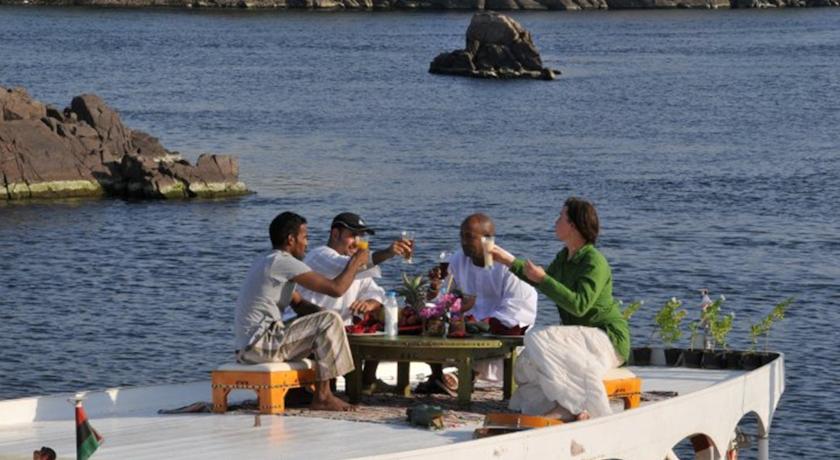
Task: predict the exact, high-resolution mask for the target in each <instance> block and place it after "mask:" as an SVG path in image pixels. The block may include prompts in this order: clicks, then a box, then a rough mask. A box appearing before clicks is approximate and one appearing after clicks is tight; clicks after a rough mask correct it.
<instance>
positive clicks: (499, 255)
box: [490, 244, 516, 267]
mask: <svg viewBox="0 0 840 460" xmlns="http://www.w3.org/2000/svg"><path fill="white" fill-rule="evenodd" d="M490 253H491V254H493V260H495V261H496V262H498V263H500V264H502V265H504V266H507V267H510V265H511V264H512V263H513V261H514V260H515V259H516V257H513V254H511V253H509V252H507V251H505V248H503V247H501V246H499V245H497V244H494V245H493V250H491V251H490Z"/></svg>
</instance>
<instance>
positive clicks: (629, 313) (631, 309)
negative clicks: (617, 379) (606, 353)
mask: <svg viewBox="0 0 840 460" xmlns="http://www.w3.org/2000/svg"><path fill="white" fill-rule="evenodd" d="M644 304H645V301H644V300H637V301H635V302H633V303H631V304H630V305H628V306H627V307H625V308H622V307H623V306H624V302H622V301H621V300H619V301H618V306H619V308H622V310H621V316H623V317H624V320H625V321H628V322H629V321H630V318H631V317H633V315H634V314H636V312H637V311H639V309H640V308H642V306H643V305H644ZM650 352H651V349H650V347H637V348H633V349H632V350H630V363H629V364H634V365H636V366H647V365H648V364H650Z"/></svg>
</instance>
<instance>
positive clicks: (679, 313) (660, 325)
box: [650, 297, 686, 366]
mask: <svg viewBox="0 0 840 460" xmlns="http://www.w3.org/2000/svg"><path fill="white" fill-rule="evenodd" d="M681 308H682V302H681V301H680V300H679V299H677V298H676V297H671V298H670V299H668V301H667V302H665V305H663V306H662V309H661V310H659V312H658V313H656V316H655V317H654V321H655V322H656V326H657V330H656V331H654V334H658V335H659V338H660V339H661V340H662V344H663V345H664V346H665V349H664V350H663V349H662V348H653V349H652V352H651V359H650V362H651V364H653V365H655V366H657V365H658V366H662V365H665V364H668V365H675V364H676V363H677V361H678V360H679V356H680V351H681V350H679V349H674V348H671V345H673V344H674V342H676V341H678V340H679V339H680V337H682V329H681V326H682V321H683V319H684V318H685V315H686V311H685V310H682V309H681ZM651 336H652V335H651Z"/></svg>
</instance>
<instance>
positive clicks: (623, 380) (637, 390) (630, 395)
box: [604, 367, 642, 410]
mask: <svg viewBox="0 0 840 460" xmlns="http://www.w3.org/2000/svg"><path fill="white" fill-rule="evenodd" d="M604 388H606V389H607V397H608V398H609V399H623V400H624V409H625V410H627V409H633V408H635V407H639V404H641V402H642V379H640V378H639V377H636V374H634V373H633V372H631V371H630V370H629V369H627V368H624V367H619V368H616V369H612V370H610V371H609V372H607V375H605V376H604Z"/></svg>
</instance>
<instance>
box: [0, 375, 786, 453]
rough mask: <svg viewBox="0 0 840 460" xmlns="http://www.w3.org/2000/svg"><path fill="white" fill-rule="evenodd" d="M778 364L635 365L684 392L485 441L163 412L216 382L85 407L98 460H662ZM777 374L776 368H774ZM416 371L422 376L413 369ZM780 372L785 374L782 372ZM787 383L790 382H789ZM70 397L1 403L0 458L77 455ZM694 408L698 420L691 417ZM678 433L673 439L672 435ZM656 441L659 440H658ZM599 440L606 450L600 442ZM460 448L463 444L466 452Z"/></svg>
mask: <svg viewBox="0 0 840 460" xmlns="http://www.w3.org/2000/svg"><path fill="white" fill-rule="evenodd" d="M777 361H779V363H778V365H779V366H778V368H779V369H783V368H782V367H781V361H782V360H781V359H779V360H777ZM381 367H382V369H381V371H382V374H384V375H386V376H387V375H388V374H390V375H394V374H395V366H388V365H387V364H386V363H383V365H382V366H381ZM392 367H393V368H394V369H392ZM776 368H777V366H774V365H773V363H771V364H770V365H768V366H765V367H764V368H762V369H758V370H756V371H752V372H744V371H729V370H700V369H686V368H666V367H631V368H630V369H631V370H632V371H633V372H635V373H636V374H637V375H639V376H640V377H642V379H643V382H644V383H643V389H644V391H676V392H678V394H679V396H678V397H676V398H671V399H668V400H665V401H659V402H654V403H647V404H645V403H643V405H642V407H640V408H637V409H633V410H630V411H626V412H621V413H617V414H614V415H612V416H609V417H603V418H599V419H595V420H591V421H587V422H577V423H572V424H567V425H562V426H558V427H553V428H545V429H541V430H531V431H528V432H521V433H515V434H509V435H504V436H498V437H493V438H487V439H483V440H472V439H471V438H472V431H473V430H474V429H475V428H476V426H465V427H461V428H458V429H447V430H443V431H437V432H435V431H428V430H424V429H420V428H413V427H406V426H398V425H388V424H379V423H362V422H349V421H338V420H328V419H319V418H311V417H284V416H266V415H263V416H260V426H254V425H255V423H254V422H255V415H253V414H232V413H231V414H226V415H214V414H181V415H159V414H157V410H158V409H162V408H167V409H171V408H175V407H179V406H182V405H186V404H189V403H193V402H197V401H209V400H210V384H209V382H196V383H189V384H182V385H161V386H151V387H141V388H124V389H115V390H108V391H105V392H96V393H90V394H88V395H87V399H86V401H85V407H86V411H87V413H88V417H89V419H90V421H91V424H92V425H93V427H94V428H95V429H96V430H97V431H99V432H100V433H101V434H102V435H103V436H104V437H105V443H104V444H103V445H102V446H101V447H100V448H99V450H98V451H97V452H96V454H95V457H94V458H96V459H99V460H105V459H147V458H148V459H159V458H201V459H230V458H236V457H241V456H247V457H248V458H282V459H295V458H312V457H315V456H317V460H328V459H339V458H342V459H343V458H361V457H371V456H377V457H381V458H443V457H446V458H450V457H452V456H457V455H459V454H460V455H463V456H467V455H469V456H470V457H471V458H476V459H477V458H491V457H493V458H546V457H545V454H546V453H547V452H552V453H553V455H552V457H554V458H572V457H571V452H570V450H569V447H566V446H568V445H569V442H570V441H569V440H571V442H573V443H576V444H578V445H581V446H586V451H587V453H589V454H590V455H584V456H580V457H577V456H576V457H575V458H593V457H596V456H597V457H598V458H627V459H631V458H655V457H649V456H647V455H649V453H647V454H646V453H645V450H644V449H643V448H641V447H639V446H638V445H637V444H639V443H647V444H648V445H649V446H650V447H651V448H655V449H660V450H659V451H662V452H667V451H668V450H669V449H670V447H671V446H673V445H675V444H676V443H677V442H679V441H680V440H682V439H683V438H685V437H686V436H688V435H690V434H692V433H699V432H703V433H707V434H708V435H709V436H710V437H711V438H712V439H714V440H715V444H718V443H719V442H721V439H722V438H721V436H723V437H726V436H728V435H729V434H731V433H732V428H734V425H733V426H730V424H731V422H730V419H732V417H731V416H728V417H726V420H725V421H724V420H723V419H716V418H714V417H711V419H710V420H707V421H706V422H703V421H701V420H700V419H701V418H706V419H709V414H705V415H704V410H705V409H708V408H704V404H706V405H707V403H704V402H703V401H704V398H712V399H714V400H717V401H718V402H719V403H722V404H727V405H732V404H734V403H736V402H735V401H733V400H732V398H731V396H728V395H727V394H726V391H725V389H726V388H730V389H734V390H736V391H737V393H749V391H748V388H747V387H748V383H749V382H748V381H747V378H748V377H750V376H752V377H750V378H756V376H757V375H758V374H762V373H767V372H772V369H776ZM778 372H779V371H778V370H777V371H776V374H778ZM782 372H783V371H782ZM757 373H758V374H757ZM412 375H415V369H414V368H413V369H412ZM778 377H779V375H775V377H774V376H770V378H769V379H768V378H766V377H765V378H763V379H762V381H764V382H765V387H764V388H763V389H762V390H761V391H762V392H763V393H764V394H765V395H764V398H759V400H757V401H756V403H758V404H761V403H765V404H766V402H767V398H768V394H769V395H770V396H769V398H770V399H769V400H770V401H772V407H775V404H776V403H777V402H778V396H780V395H781V390H782V389H781V388H776V390H778V395H775V396H774V395H773V390H774V389H773V388H771V389H770V390H771V391H770V392H768V389H767V387H766V381H768V380H770V381H775V382H778V381H779V380H778ZM781 377H782V378H783V375H782V376H781ZM781 382H782V383H781V384H782V385H783V380H782V381H781ZM730 392H731V391H730ZM704 394H706V396H705V397H704V396H703V395H704ZM733 394H735V393H733ZM235 396H238V398H237V399H242V398H243V397H253V396H252V393H248V392H238V393H237V394H236V395H235ZM742 396H743V395H742ZM70 397H72V395H56V396H48V397H39V398H25V399H18V400H10V401H0V459H17V458H20V459H29V458H32V451H33V450H35V449H37V448H40V447H41V446H44V445H45V446H50V447H52V448H53V449H55V450H56V451H57V452H58V454H59V458H71V457H73V456H74V455H75V423H74V420H73V414H74V412H73V407H72V405H71V404H70V403H68V402H67V399H68V398H70ZM698 398H699V399H698ZM680 401H682V402H683V403H680ZM675 403H677V404H675ZM685 404H688V406H686V405H685ZM737 404H738V407H737V411H736V412H737V413H738V415H737V418H735V419H734V420H735V423H737V421H738V420H740V418H741V416H743V414H745V413H746V412H749V411H750V410H751V403H749V401H746V402H745V401H739V402H738V403H737ZM766 408H767V407H766V406H765V409H766ZM674 411H677V412H674ZM679 411H682V412H679ZM753 411H756V410H753ZM692 412H693V413H694V414H696V416H694V415H691V416H686V414H692ZM674 413H682V414H683V418H685V419H688V420H690V421H694V420H695V419H696V422H692V423H694V424H695V425H696V426H698V427H700V426H702V424H703V423H707V424H708V423H724V422H725V423H727V425H726V426H724V427H722V431H721V427H711V428H709V429H696V430H695V429H694V428H691V427H690V426H689V427H687V428H685V429H687V430H688V431H687V432H685V429H683V428H682V427H678V426H677V425H679V423H672V422H671V420H673V417H674ZM759 416H760V418H762V419H766V418H767V417H768V414H767V412H766V411H765V412H764V413H763V414H759ZM677 418H679V417H677ZM663 423H665V424H667V426H668V427H667V428H657V425H661V424H663ZM689 425H691V424H689ZM662 430H665V431H666V432H663V431H662ZM672 430H673V431H674V433H673V435H672V433H670V431H672ZM679 430H682V431H679ZM715 430H717V431H715ZM605 434H609V436H607V437H608V438H609V437H618V438H625V437H631V438H632V437H636V438H637V440H636V441H634V443H625V444H623V445H622V444H621V443H619V444H617V446H618V447H617V448H611V450H608V451H609V452H610V453H611V454H610V456H609V457H601V456H600V455H601V454H600V453H599V452H601V451H602V450H603V449H602V447H601V445H603V446H606V445H608V444H613V442H611V441H608V440H607V441H605V440H604V439H605ZM616 434H620V435H619V436H616ZM545 436H549V437H548V438H546V437H545ZM639 437H641V439H639ZM658 438H662V439H664V440H662V439H658ZM665 438H667V439H665ZM670 438H674V439H673V440H671V439H670ZM599 439H600V441H598V440H599ZM654 439H656V440H657V442H654V441H653V440H654ZM727 440H728V438H727ZM616 441H618V440H616ZM723 442H725V441H723ZM593 443H595V444H593ZM651 444H654V445H651ZM596 445H598V446H599V447H598V448H594V447H595V446H596ZM561 446H563V447H561ZM622 446H623V447H622ZM662 446H665V450H661V449H662ZM442 447H443V448H442ZM463 447H465V448H466V450H464V449H462V448H463ZM536 447H538V448H536ZM604 448H606V447H604ZM723 448H725V446H724V447H723ZM616 449H618V450H616ZM605 452H607V451H605ZM654 452H658V451H657V450H654ZM658 458H663V457H662V456H659V457H658Z"/></svg>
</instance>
